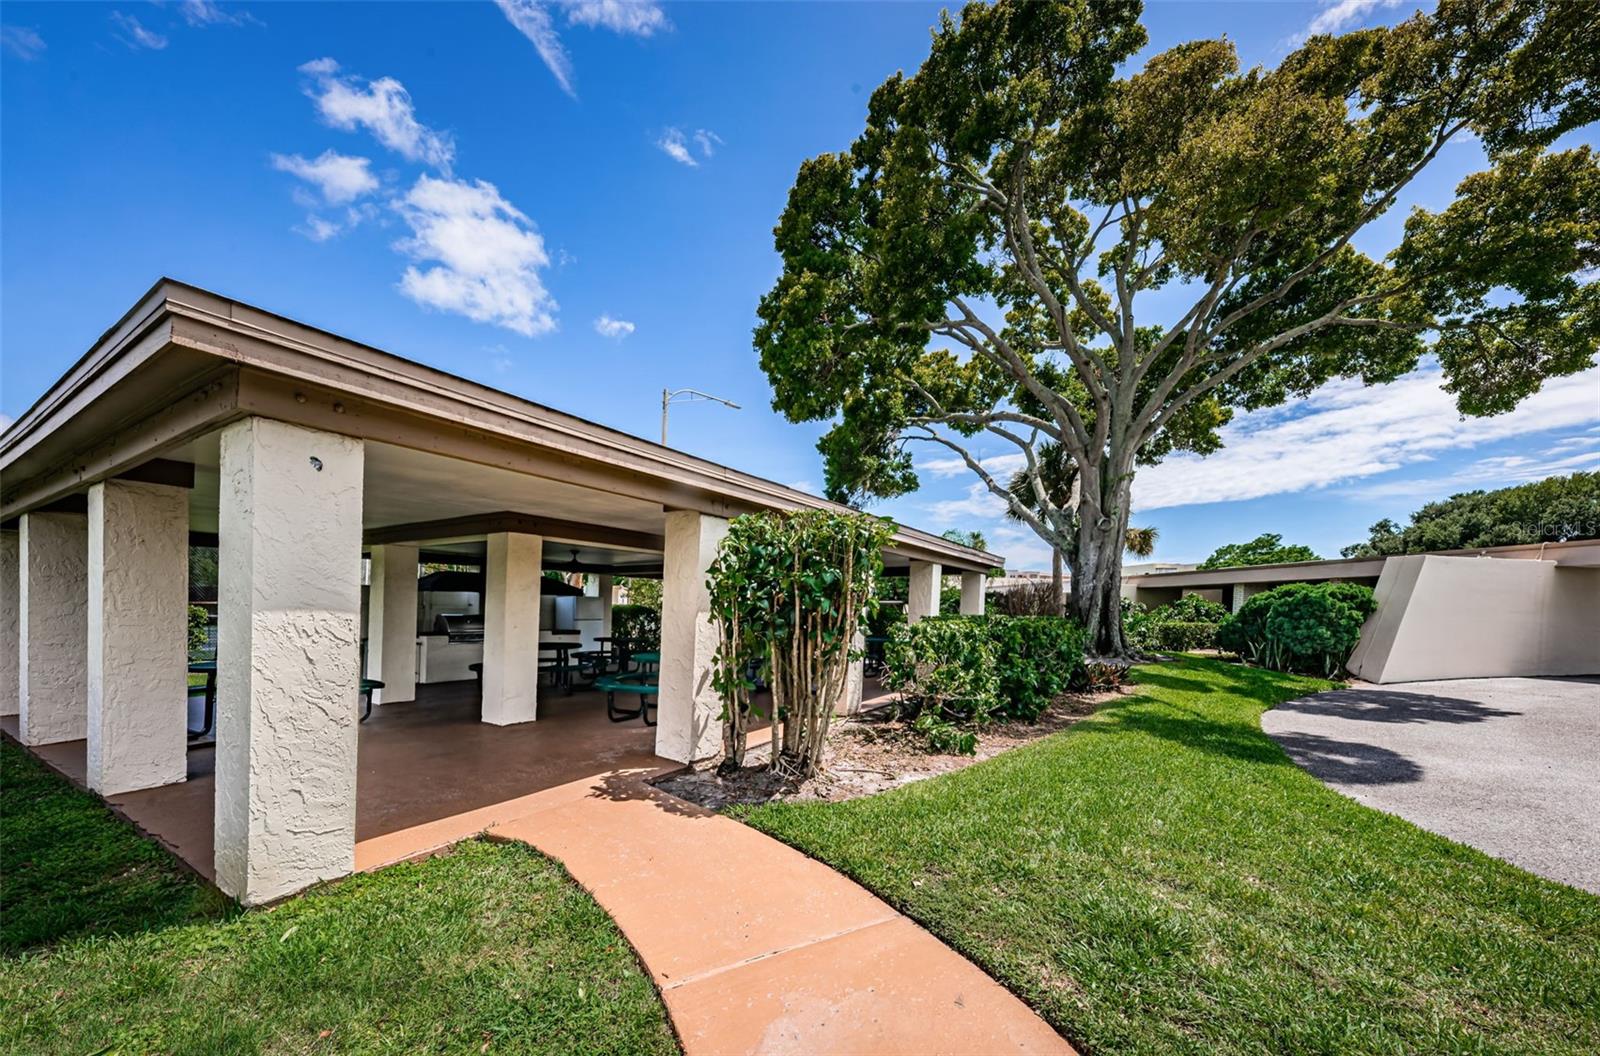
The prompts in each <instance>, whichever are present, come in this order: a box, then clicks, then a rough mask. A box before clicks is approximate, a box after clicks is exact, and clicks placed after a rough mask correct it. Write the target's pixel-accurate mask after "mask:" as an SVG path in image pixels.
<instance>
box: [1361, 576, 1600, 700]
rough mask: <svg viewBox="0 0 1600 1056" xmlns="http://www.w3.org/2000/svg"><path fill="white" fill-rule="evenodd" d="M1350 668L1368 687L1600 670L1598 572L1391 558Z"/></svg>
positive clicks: (1379, 581) (1381, 579)
mask: <svg viewBox="0 0 1600 1056" xmlns="http://www.w3.org/2000/svg"><path fill="white" fill-rule="evenodd" d="M1377 601H1378V610H1377V612H1375V613H1374V614H1373V615H1372V616H1371V617H1370V618H1369V619H1368V620H1367V623H1366V625H1365V626H1364V627H1363V628H1362V632H1361V641H1360V643H1359V644H1358V645H1357V646H1356V649H1355V652H1354V653H1352V654H1351V657H1350V662H1349V665H1348V666H1349V669H1350V670H1351V671H1352V672H1353V673H1354V674H1356V675H1357V676H1359V677H1361V678H1364V679H1366V680H1367V681H1370V682H1380V683H1388V682H1415V681H1421V680H1425V679H1439V678H1492V677H1509V676H1533V675H1584V674H1597V673H1600V568H1593V567H1571V566H1561V565H1558V564H1556V563H1555V562H1553V561H1507V560H1503V559H1497V558H1490V557H1438V556H1433V555H1426V554H1416V555H1409V556H1405V557H1391V558H1389V560H1388V561H1387V562H1386V563H1385V564H1384V568H1383V575H1382V576H1381V577H1380V578H1379V580H1378V588H1377Z"/></svg>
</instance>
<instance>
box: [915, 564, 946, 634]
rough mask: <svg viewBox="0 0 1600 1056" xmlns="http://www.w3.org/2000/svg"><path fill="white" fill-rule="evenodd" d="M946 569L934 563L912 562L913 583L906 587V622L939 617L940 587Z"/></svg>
mask: <svg viewBox="0 0 1600 1056" xmlns="http://www.w3.org/2000/svg"><path fill="white" fill-rule="evenodd" d="M943 579H944V569H943V568H942V567H941V566H940V565H938V564H936V563H932V562H928V561H913V562H911V582H910V584H909V585H908V586H907V587H906V622H907V623H916V622H917V621H918V620H920V619H922V618H923V617H924V616H937V615H939V587H940V586H941V584H942V581H943Z"/></svg>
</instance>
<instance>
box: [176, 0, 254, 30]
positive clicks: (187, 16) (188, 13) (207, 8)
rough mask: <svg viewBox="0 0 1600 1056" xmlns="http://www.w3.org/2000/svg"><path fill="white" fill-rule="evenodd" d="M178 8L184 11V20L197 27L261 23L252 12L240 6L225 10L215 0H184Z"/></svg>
mask: <svg viewBox="0 0 1600 1056" xmlns="http://www.w3.org/2000/svg"><path fill="white" fill-rule="evenodd" d="M178 9H179V10H180V11H181V12H182V13H183V20H184V21H185V22H187V23H189V25H191V26H195V27H196V28H203V27H205V26H244V25H257V26H259V25H260V24H261V22H260V21H259V20H258V19H257V18H256V17H255V16H254V15H252V14H251V13H250V12H248V11H243V10H239V9H238V8H233V9H231V10H224V9H223V8H222V7H221V6H220V5H219V4H216V3H214V2H213V0H183V3H182V4H180V5H179V8H178Z"/></svg>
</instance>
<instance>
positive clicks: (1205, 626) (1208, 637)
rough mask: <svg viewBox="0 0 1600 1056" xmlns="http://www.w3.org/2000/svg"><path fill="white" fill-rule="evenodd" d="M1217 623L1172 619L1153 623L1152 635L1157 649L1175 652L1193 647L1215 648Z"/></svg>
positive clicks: (1182, 651) (1186, 650) (1187, 650)
mask: <svg viewBox="0 0 1600 1056" xmlns="http://www.w3.org/2000/svg"><path fill="white" fill-rule="evenodd" d="M1218 626H1219V624H1216V623H1196V622H1191V621H1188V620H1172V621H1168V622H1162V623H1153V624H1152V625H1151V631H1152V637H1153V638H1154V640H1155V647H1156V648H1157V649H1168V650H1171V651H1172V652H1175V653H1184V652H1189V651H1190V650H1193V649H1215V648H1216V647H1217V627H1218Z"/></svg>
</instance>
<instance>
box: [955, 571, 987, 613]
mask: <svg viewBox="0 0 1600 1056" xmlns="http://www.w3.org/2000/svg"><path fill="white" fill-rule="evenodd" d="M988 581H989V577H988V576H986V575H984V574H983V573H982V572H963V573H961V615H963V616H982V615H983V607H984V596H983V587H984V584H985V583H987V582H988Z"/></svg>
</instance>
